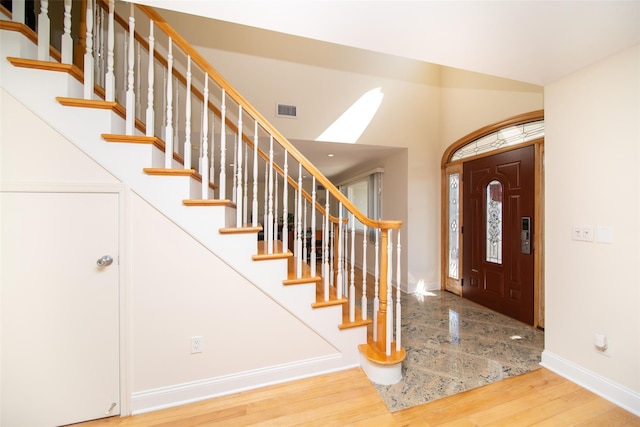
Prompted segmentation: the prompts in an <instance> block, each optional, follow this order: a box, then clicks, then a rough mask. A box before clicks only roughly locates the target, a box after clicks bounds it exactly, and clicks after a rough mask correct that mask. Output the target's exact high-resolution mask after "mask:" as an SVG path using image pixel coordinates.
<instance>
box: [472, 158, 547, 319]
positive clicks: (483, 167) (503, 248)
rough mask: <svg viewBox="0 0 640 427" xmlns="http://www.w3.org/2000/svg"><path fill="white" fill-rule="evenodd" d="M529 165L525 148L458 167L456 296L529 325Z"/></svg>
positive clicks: (531, 294)
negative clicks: (460, 189)
mask: <svg viewBox="0 0 640 427" xmlns="http://www.w3.org/2000/svg"><path fill="white" fill-rule="evenodd" d="M534 164H535V154H534V147H533V146H528V147H523V148H518V149H515V150H511V151H507V152H503V153H499V154H495V155H492V156H488V157H483V158H480V159H477V160H472V161H469V162H466V163H464V166H463V233H462V238H463V251H464V254H463V263H462V278H463V282H462V285H463V286H462V295H463V297H465V298H468V299H470V300H472V301H475V302H477V303H479V304H482V305H484V306H485V307H488V308H490V309H492V310H495V311H498V312H500V313H503V314H505V315H507V316H510V317H513V318H515V319H518V320H520V321H522V322H525V323H527V324H530V325H532V324H533V321H534V318H533V311H534V277H533V275H534V262H533V229H534V228H533V225H534V221H535V220H536V219H535V218H534V207H535V200H534V180H535V176H534V173H535V168H534ZM527 230H528V231H527ZM527 239H528V242H529V243H528V246H527V242H526V241H527Z"/></svg>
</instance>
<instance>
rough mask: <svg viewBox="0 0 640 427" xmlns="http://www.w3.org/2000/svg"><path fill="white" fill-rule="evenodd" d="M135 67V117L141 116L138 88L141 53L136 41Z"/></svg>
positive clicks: (140, 100)
mask: <svg viewBox="0 0 640 427" xmlns="http://www.w3.org/2000/svg"><path fill="white" fill-rule="evenodd" d="M136 49H137V50H136V69H137V70H138V72H137V73H135V76H136V90H135V92H134V93H135V94H136V97H135V98H136V113H135V117H142V96H141V94H142V90H141V88H140V86H141V85H142V54H141V52H140V50H141V49H140V43H138V44H137V45H136Z"/></svg>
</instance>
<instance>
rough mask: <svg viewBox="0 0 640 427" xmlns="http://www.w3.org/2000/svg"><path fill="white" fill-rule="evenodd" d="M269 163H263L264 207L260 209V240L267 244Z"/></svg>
mask: <svg viewBox="0 0 640 427" xmlns="http://www.w3.org/2000/svg"><path fill="white" fill-rule="evenodd" d="M268 177H269V162H265V163H264V199H263V200H264V206H263V208H262V217H263V218H262V239H263V241H264V243H267V242H268V236H269V208H268V206H267V204H268V202H269V185H268V182H269V178H268Z"/></svg>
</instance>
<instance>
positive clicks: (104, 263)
mask: <svg viewBox="0 0 640 427" xmlns="http://www.w3.org/2000/svg"><path fill="white" fill-rule="evenodd" d="M112 263H113V258H111V255H105V256H103V257H102V258H98V261H96V264H98V267H108V266H110V265H111V264H112Z"/></svg>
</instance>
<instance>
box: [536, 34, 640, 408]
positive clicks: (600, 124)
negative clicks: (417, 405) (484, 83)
mask: <svg viewBox="0 0 640 427" xmlns="http://www.w3.org/2000/svg"><path fill="white" fill-rule="evenodd" d="M545 116H546V138H545V151H546V160H545V165H546V216H545V220H546V233H545V243H546V245H545V246H546V261H545V262H546V275H545V276H546V278H545V282H546V298H545V300H546V325H547V327H546V330H545V355H544V357H543V361H545V363H547V364H548V365H549V366H551V367H553V368H555V369H557V370H559V371H560V372H562V373H564V374H565V375H567V376H569V377H570V378H574V379H576V380H577V381H579V382H581V383H583V384H586V385H588V386H591V387H592V388H595V389H598V388H599V389H600V390H607V392H609V396H610V397H611V394H614V396H613V397H614V398H615V399H617V401H618V402H620V403H622V404H625V403H626V406H627V407H631V408H634V410H635V412H636V413H639V414H640V279H638V274H637V273H636V272H635V271H634V270H633V268H635V267H636V266H637V265H638V261H640V247H639V244H640V239H639V237H640V209H639V202H640V173H639V168H638V166H639V164H640V147H639V144H640V45H637V46H635V47H633V48H631V49H629V50H626V51H624V52H621V53H619V54H617V55H614V56H612V57H610V58H608V59H606V60H603V61H601V62H599V63H596V64H594V65H591V66H589V67H587V68H584V69H583V70H580V71H579V72H576V73H575V74H573V75H570V76H568V77H566V78H564V79H562V80H560V81H558V82H556V83H554V84H551V85H549V86H547V87H546V88H545ZM573 225H581V226H592V227H593V228H594V230H596V228H597V227H598V226H608V227H611V229H612V231H613V240H612V242H611V243H610V244H605V243H597V242H580V241H573V240H572V237H571V236H572V233H571V230H572V226H573ZM595 234H596V237H597V236H598V233H597V230H596V233H595ZM596 333H601V334H605V335H606V337H607V339H608V343H609V349H608V351H607V352H608V353H609V357H607V356H603V355H602V354H599V353H598V352H597V351H596V350H595V348H594V336H595V334H596ZM606 385H609V386H610V387H609V389H607V387H604V386H606ZM611 389H613V391H611ZM614 392H615V393H614ZM616 393H617V395H616ZM621 396H622V397H621ZM625 396H627V397H628V398H629V400H627V401H626V402H624V401H622V400H623V398H624V397H625Z"/></svg>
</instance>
